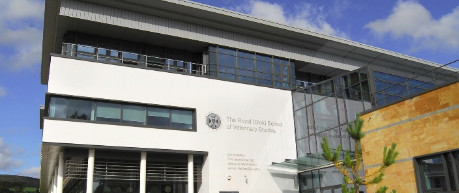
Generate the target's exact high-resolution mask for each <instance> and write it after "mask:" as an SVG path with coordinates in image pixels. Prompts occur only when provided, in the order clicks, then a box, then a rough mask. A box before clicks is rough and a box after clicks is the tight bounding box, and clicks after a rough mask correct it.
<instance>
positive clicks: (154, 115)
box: [147, 107, 171, 127]
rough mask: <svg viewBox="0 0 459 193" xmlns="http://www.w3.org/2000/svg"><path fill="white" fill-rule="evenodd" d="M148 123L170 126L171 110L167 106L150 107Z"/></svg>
mask: <svg viewBox="0 0 459 193" xmlns="http://www.w3.org/2000/svg"><path fill="white" fill-rule="evenodd" d="M147 124H148V125H152V126H166V127H167V126H169V125H170V124H171V115H170V110H169V109H165V108H156V107H150V108H148V114H147Z"/></svg>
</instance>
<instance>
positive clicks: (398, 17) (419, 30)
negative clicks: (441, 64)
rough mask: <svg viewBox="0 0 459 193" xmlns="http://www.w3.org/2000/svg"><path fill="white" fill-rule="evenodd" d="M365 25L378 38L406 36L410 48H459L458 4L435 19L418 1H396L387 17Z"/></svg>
mask: <svg viewBox="0 0 459 193" xmlns="http://www.w3.org/2000/svg"><path fill="white" fill-rule="evenodd" d="M365 27H366V28H369V29H371V30H372V31H373V32H374V33H375V34H377V35H378V36H380V37H382V36H384V35H389V36H391V37H392V38H394V39H401V38H405V37H408V38H410V39H411V40H413V41H414V44H415V45H414V46H413V49H422V48H424V49H425V48H430V49H437V48H441V47H444V48H446V49H451V48H452V49H457V48H459V6H457V7H456V8H454V9H453V10H452V12H450V13H448V14H445V15H443V16H441V17H440V18H438V19H435V18H433V17H432V15H431V13H430V12H429V10H427V9H426V8H425V7H424V6H422V5H421V4H419V3H418V2H415V1H399V2H398V3H397V4H396V6H395V7H394V8H393V10H392V13H391V14H390V15H389V16H388V17H387V18H385V19H379V20H376V21H372V22H370V23H368V24H367V25H366V26H365Z"/></svg>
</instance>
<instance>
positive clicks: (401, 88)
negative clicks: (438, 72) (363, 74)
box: [373, 71, 435, 106]
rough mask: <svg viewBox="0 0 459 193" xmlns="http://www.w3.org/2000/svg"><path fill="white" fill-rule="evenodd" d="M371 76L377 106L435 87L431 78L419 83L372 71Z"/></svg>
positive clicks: (418, 81)
mask: <svg viewBox="0 0 459 193" xmlns="http://www.w3.org/2000/svg"><path fill="white" fill-rule="evenodd" d="M373 76H374V79H375V87H376V104H377V105H378V106H380V105H384V104H387V103H390V102H393V101H396V100H400V99H402V98H403V97H405V96H408V95H411V94H416V93H419V92H421V91H423V90H427V89H430V88H433V87H434V86H435V85H434V83H433V82H434V80H433V78H431V79H429V78H427V79H428V80H427V81H420V80H414V79H409V78H405V77H401V76H396V75H392V74H388V73H384V72H378V71H374V72H373ZM424 78H426V77H424Z"/></svg>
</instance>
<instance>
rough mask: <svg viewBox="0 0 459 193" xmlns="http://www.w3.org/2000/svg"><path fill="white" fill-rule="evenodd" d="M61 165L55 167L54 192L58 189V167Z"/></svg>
mask: <svg viewBox="0 0 459 193" xmlns="http://www.w3.org/2000/svg"><path fill="white" fill-rule="evenodd" d="M58 168H59V167H57V166H56V167H54V180H53V193H56V190H57V169H58Z"/></svg>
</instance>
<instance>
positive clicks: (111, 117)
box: [96, 102, 121, 122]
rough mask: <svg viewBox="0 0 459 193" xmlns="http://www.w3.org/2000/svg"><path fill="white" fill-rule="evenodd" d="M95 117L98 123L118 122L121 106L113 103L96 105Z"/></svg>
mask: <svg viewBox="0 0 459 193" xmlns="http://www.w3.org/2000/svg"><path fill="white" fill-rule="evenodd" d="M96 114H97V115H96V116H97V118H96V119H97V120H98V121H108V122H120V118H121V105H120V104H115V103H103V102H98V103H97V109H96Z"/></svg>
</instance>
